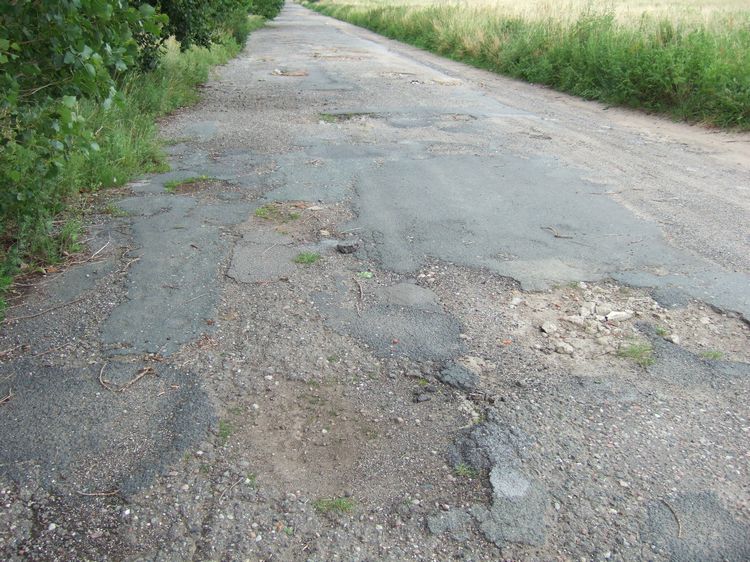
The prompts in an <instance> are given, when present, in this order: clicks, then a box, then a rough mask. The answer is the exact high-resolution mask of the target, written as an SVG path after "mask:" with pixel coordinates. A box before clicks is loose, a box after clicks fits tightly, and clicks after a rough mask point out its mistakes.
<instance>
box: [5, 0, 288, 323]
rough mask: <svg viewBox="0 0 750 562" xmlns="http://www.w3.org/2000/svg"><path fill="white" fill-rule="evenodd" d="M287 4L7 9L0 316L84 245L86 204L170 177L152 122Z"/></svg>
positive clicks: (189, 99)
mask: <svg viewBox="0 0 750 562" xmlns="http://www.w3.org/2000/svg"><path fill="white" fill-rule="evenodd" d="M282 4H283V0H252V1H251V0H207V1H201V2H198V1H196V0H152V1H149V2H135V1H131V2H127V1H125V2H123V1H119V0H83V1H81V2H72V1H59V0H39V1H36V2H29V1H19V2H2V3H0V318H2V317H3V310H4V307H5V301H4V299H3V295H4V294H5V291H7V289H8V287H9V286H10V284H11V283H12V282H13V279H14V277H15V276H16V275H18V274H19V273H33V272H34V271H37V270H40V269H41V268H42V267H44V266H45V265H48V264H51V263H56V262H59V261H60V260H62V259H63V258H64V256H66V255H67V254H69V253H73V252H75V251H78V250H79V249H80V243H79V240H80V233H79V230H80V228H81V224H82V223H81V221H80V216H78V215H79V214H80V213H79V212H78V211H77V210H76V209H78V208H80V207H81V205H78V202H79V201H80V200H81V198H82V196H83V197H85V194H86V193H91V192H93V191H96V190H99V189H102V188H107V187H112V186H118V185H122V184H124V183H125V182H127V181H128V180H130V179H132V178H133V177H135V176H137V175H139V174H142V173H145V172H151V171H161V170H166V169H167V165H166V163H165V159H164V155H163V154H162V151H161V143H160V141H159V140H158V138H157V128H156V125H155V121H156V119H157V118H158V117H159V116H162V115H165V114H167V113H169V112H171V111H173V110H175V109H176V108H179V107H183V106H185V105H188V104H191V103H194V102H195V101H196V100H197V99H198V94H197V91H196V86H197V85H198V84H200V83H202V82H205V81H206V80H207V79H208V76H209V70H210V68H211V67H212V66H214V65H217V64H222V63H224V62H226V61H228V60H229V59H230V58H231V57H233V56H234V55H236V54H237V53H238V52H239V51H240V50H241V49H242V48H243V46H244V44H245V41H246V38H247V35H248V34H249V33H250V31H252V30H253V29H256V28H258V27H261V26H262V25H263V22H264V19H265V18H270V17H274V16H275V15H276V14H277V13H278V11H279V10H280V9H281V6H282ZM250 14H255V15H250Z"/></svg>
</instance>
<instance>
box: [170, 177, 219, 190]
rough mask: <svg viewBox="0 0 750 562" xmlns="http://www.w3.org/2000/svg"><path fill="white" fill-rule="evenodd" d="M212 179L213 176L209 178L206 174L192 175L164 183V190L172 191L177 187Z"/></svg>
mask: <svg viewBox="0 0 750 562" xmlns="http://www.w3.org/2000/svg"><path fill="white" fill-rule="evenodd" d="M212 179H214V178H209V177H208V176H194V177H192V178H185V179H184V180H171V181H168V182H167V183H165V184H164V191H166V192H168V193H174V192H175V191H176V190H177V188H179V187H185V186H189V185H195V184H196V183H201V182H204V181H209V180H212Z"/></svg>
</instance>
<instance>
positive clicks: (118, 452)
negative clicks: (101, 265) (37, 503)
mask: <svg viewBox="0 0 750 562" xmlns="http://www.w3.org/2000/svg"><path fill="white" fill-rule="evenodd" d="M102 367H104V369H103V371H102ZM148 367H151V368H152V369H153V370H152V371H149V372H148V373H149V374H148V375H146V376H143V377H141V378H140V379H139V380H137V381H136V382H134V383H133V384H131V385H130V386H127V385H128V382H130V381H133V380H134V379H135V378H136V377H137V376H138V374H139V373H140V372H142V370H143V369H145V368H148ZM4 370H5V372H7V373H11V375H12V376H11V379H10V380H9V384H11V385H12V388H13V395H14V396H13V399H12V400H10V401H9V402H7V403H6V404H4V405H3V415H2V416H0V435H3V447H2V448H0V474H2V475H3V476H5V477H9V478H11V479H13V480H15V481H17V482H24V481H25V480H26V479H27V478H29V477H30V475H32V474H34V475H38V477H39V479H40V481H41V482H42V483H43V485H44V486H45V487H47V488H49V489H57V490H59V491H67V492H70V491H75V492H83V493H102V492H112V491H115V490H116V491H117V492H118V494H119V495H123V496H127V495H129V494H132V493H135V492H136V491H137V490H139V489H141V488H142V487H143V486H145V485H147V484H148V483H149V482H150V481H151V480H152V478H153V477H154V476H155V475H156V474H158V473H159V472H160V471H161V470H163V469H164V467H167V466H169V464H170V463H173V462H175V461H177V460H178V459H179V457H180V454H181V453H182V452H183V451H184V450H185V449H186V448H187V447H188V446H190V445H191V444H192V443H194V442H196V441H198V440H199V439H201V438H203V437H204V436H205V433H206V431H207V430H208V429H209V427H210V426H211V424H212V423H213V420H214V418H215V414H214V412H213V408H212V406H211V404H210V402H209V400H208V397H207V395H206V393H205V391H204V389H203V386H202V384H201V382H200V379H199V377H198V376H196V375H195V374H193V373H190V372H183V371H180V370H177V369H175V368H174V367H171V366H167V365H163V364H154V365H146V364H144V363H129V362H113V363H111V364H108V365H106V366H102V365H91V366H89V367H87V368H83V369H67V368H63V367H58V366H49V365H38V364H35V363H33V362H31V361H28V360H20V361H17V362H13V363H9V364H7V365H6V366H5V369H4ZM100 373H101V376H102V380H103V381H105V384H106V385H108V386H109V387H110V389H107V388H105V387H104V386H103V385H102V384H100V382H99V377H100ZM123 388H124V389H125V390H121V389H123Z"/></svg>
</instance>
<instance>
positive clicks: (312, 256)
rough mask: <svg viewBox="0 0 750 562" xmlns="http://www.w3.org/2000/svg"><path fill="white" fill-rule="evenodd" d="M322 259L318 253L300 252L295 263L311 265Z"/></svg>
mask: <svg viewBox="0 0 750 562" xmlns="http://www.w3.org/2000/svg"><path fill="white" fill-rule="evenodd" d="M319 259H320V254H318V253H316V252H300V253H299V254H297V257H296V258H294V263H299V264H301V265H310V264H313V263H315V262H316V261H318V260H319Z"/></svg>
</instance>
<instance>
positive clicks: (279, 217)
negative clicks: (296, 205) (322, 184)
mask: <svg viewBox="0 0 750 562" xmlns="http://www.w3.org/2000/svg"><path fill="white" fill-rule="evenodd" d="M255 216H256V217H258V218H259V219H265V220H269V221H275V222H280V223H287V222H290V221H296V220H298V219H299V218H300V217H301V216H302V215H300V214H299V213H297V212H296V211H285V210H284V208H283V207H282V206H281V205H280V204H278V203H268V204H267V205H263V206H262V207H258V208H257V209H255Z"/></svg>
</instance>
